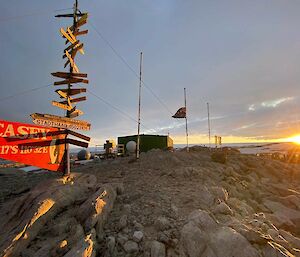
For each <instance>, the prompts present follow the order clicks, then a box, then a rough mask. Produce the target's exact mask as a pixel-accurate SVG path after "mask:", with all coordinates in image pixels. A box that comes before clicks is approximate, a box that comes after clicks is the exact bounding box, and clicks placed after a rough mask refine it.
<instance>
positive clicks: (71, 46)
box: [64, 40, 80, 52]
mask: <svg viewBox="0 0 300 257" xmlns="http://www.w3.org/2000/svg"><path fill="white" fill-rule="evenodd" d="M79 42H80V41H79V40H77V41H76V42H75V43H73V44H72V45H69V46H68V47H67V48H66V49H65V50H64V52H65V51H68V52H69V50H70V49H72V48H75V47H76V46H77V45H78V44H79Z"/></svg>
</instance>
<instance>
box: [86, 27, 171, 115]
mask: <svg viewBox="0 0 300 257" xmlns="http://www.w3.org/2000/svg"><path fill="white" fill-rule="evenodd" d="M89 24H90V25H91V27H92V28H93V30H94V31H95V32H96V33H97V35H98V36H99V37H100V38H101V39H102V40H103V41H104V42H105V43H106V44H107V45H108V46H109V48H110V49H111V50H112V51H113V52H114V53H115V55H116V56H117V57H119V58H120V60H121V61H122V62H123V63H124V64H125V65H126V66H127V67H128V69H129V70H131V72H132V73H133V74H134V75H135V76H136V77H137V78H139V75H138V73H137V72H136V71H135V70H134V69H133V68H132V67H131V66H130V65H129V63H128V62H127V61H126V60H125V59H124V57H122V56H121V54H119V53H118V51H117V50H116V49H115V48H114V47H113V46H112V44H111V43H110V42H109V41H108V40H107V39H106V38H105V37H104V36H103V34H102V33H101V32H100V31H99V30H98V29H97V28H96V27H95V25H94V24H93V23H92V22H91V21H90V22H89ZM142 83H143V85H144V86H145V88H146V89H148V91H149V92H150V93H151V94H152V95H153V96H154V97H155V98H156V100H157V101H158V102H159V103H160V104H161V105H162V106H163V107H164V108H165V109H166V110H167V111H168V112H169V113H170V114H171V115H173V112H171V111H170V109H169V108H168V107H167V105H166V104H165V103H164V102H163V101H162V100H161V99H160V98H159V97H158V96H157V94H155V93H154V91H153V90H152V89H151V88H150V87H149V86H148V85H147V84H146V83H145V81H143V80H142Z"/></svg>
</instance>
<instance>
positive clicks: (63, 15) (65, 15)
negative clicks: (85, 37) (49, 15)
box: [54, 13, 84, 18]
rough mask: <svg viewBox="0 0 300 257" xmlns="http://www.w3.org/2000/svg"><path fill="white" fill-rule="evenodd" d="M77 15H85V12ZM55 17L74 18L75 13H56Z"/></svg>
mask: <svg viewBox="0 0 300 257" xmlns="http://www.w3.org/2000/svg"><path fill="white" fill-rule="evenodd" d="M76 15H77V16H78V17H81V16H83V15H84V13H76ZM54 17H56V18H74V13H68V14H58V15H55V16H54Z"/></svg>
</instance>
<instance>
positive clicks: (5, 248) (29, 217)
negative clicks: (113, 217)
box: [0, 174, 116, 257]
mask: <svg viewBox="0 0 300 257" xmlns="http://www.w3.org/2000/svg"><path fill="white" fill-rule="evenodd" d="M115 198H116V193H115V190H114V189H113V187H112V186H110V185H107V184H104V185H102V184H97V179H96V177H95V176H93V175H91V174H73V175H72V177H71V178H69V179H67V180H66V179H63V178H62V179H57V180H52V181H50V182H49V181H48V182H47V183H46V182H44V183H41V184H39V185H38V186H36V187H35V188H33V189H32V190H31V191H30V192H28V193H27V194H25V195H24V196H22V197H20V198H17V199H16V200H13V201H11V202H10V203H8V205H9V206H10V208H6V209H2V211H1V212H2V213H1V216H0V224H1V229H0V251H1V252H3V256H7V257H8V256H20V253H21V252H25V253H26V252H28V253H31V252H32V253H34V254H35V255H34V256H51V255H53V256H54V255H55V256H64V255H65V256H95V253H96V246H97V243H98V242H97V240H98V239H99V238H101V236H103V235H101V231H102V229H103V225H104V223H105V221H106V219H107V218H108V214H109V212H110V211H111V209H112V207H113V203H114V200H115ZM49 236H50V237H49ZM36 249H39V250H38V251H36Z"/></svg>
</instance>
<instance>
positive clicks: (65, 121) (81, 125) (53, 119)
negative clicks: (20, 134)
mask: <svg viewBox="0 0 300 257" xmlns="http://www.w3.org/2000/svg"><path fill="white" fill-rule="evenodd" d="M30 116H31V118H32V120H33V122H34V123H35V124H37V125H44V126H49V127H56V128H65V129H75V130H90V128H91V124H90V123H88V122H87V121H83V120H74V119H71V118H67V117H60V116H56V115H51V114H40V113H33V114H31V115H30Z"/></svg>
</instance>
